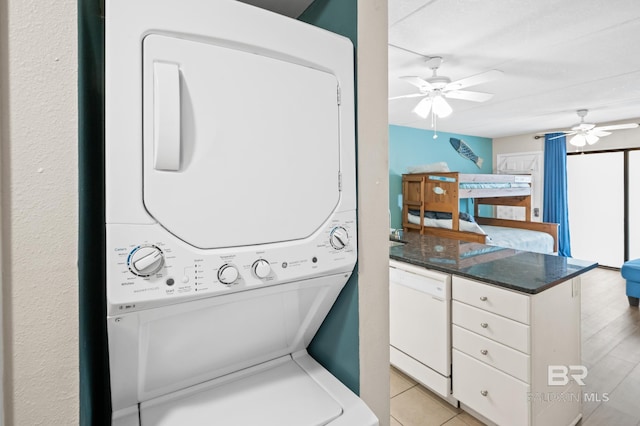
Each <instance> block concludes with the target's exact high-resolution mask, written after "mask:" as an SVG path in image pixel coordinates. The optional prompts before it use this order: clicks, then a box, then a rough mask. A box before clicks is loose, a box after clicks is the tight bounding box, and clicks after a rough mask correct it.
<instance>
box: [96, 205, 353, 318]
mask: <svg viewBox="0 0 640 426" xmlns="http://www.w3.org/2000/svg"><path fill="white" fill-rule="evenodd" d="M348 213H350V214H345V213H342V214H336V216H335V217H334V219H333V220H331V221H330V222H329V223H328V224H327V225H326V226H325V227H324V228H323V229H321V230H319V231H318V232H316V233H315V234H314V235H313V236H312V237H309V238H307V239H305V240H301V241H288V242H279V243H274V244H269V245H264V246H253V247H235V248H230V249H209V250H206V249H197V248H194V247H192V246H190V245H188V244H186V243H185V242H184V241H181V240H180V239H178V238H176V237H174V236H172V235H171V234H169V233H167V232H166V230H164V229H163V228H161V227H160V226H159V225H125V224H113V225H111V224H110V225H107V226H108V228H109V232H108V233H107V235H108V239H107V262H108V269H107V299H108V304H109V306H108V310H109V314H111V315H113V314H117V313H119V312H120V313H122V312H129V311H134V310H140V309H147V308H150V307H156V306H162V305H164V304H168V303H176V302H179V301H183V300H189V299H193V298H201V297H208V296H213V295H218V294H225V293H231V292H236V291H243V290H247V289H250V288H258V287H261V286H267V285H275V284H281V283H284V282H292V281H300V280H304V279H309V278H313V277H317V276H321V275H325V274H331V273H337V272H350V271H351V270H353V267H354V265H355V262H356V259H357V248H356V239H355V233H356V228H355V226H356V224H355V218H354V217H355V214H354V213H353V212H348Z"/></svg>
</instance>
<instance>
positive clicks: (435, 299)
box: [389, 259, 457, 405]
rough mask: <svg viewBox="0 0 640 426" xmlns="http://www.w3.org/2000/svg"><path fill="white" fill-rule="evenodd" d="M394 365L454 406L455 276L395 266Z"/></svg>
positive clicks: (391, 304)
mask: <svg viewBox="0 0 640 426" xmlns="http://www.w3.org/2000/svg"><path fill="white" fill-rule="evenodd" d="M389 307H390V311H389V321H390V322H389V329H390V343H391V347H390V359H391V365H393V366H394V367H396V368H397V369H399V370H401V371H403V372H404V373H406V374H407V375H409V376H410V377H412V378H414V379H415V380H416V381H418V382H420V383H421V384H422V385H424V386H426V387H428V388H429V389H431V390H432V391H434V392H436V393H438V394H439V395H441V396H442V397H443V398H445V399H447V400H448V401H449V402H450V403H451V404H454V405H456V404H457V401H456V400H455V399H453V397H452V396H451V275H448V274H444V273H440V272H436V271H432V270H428V269H425V268H421V267H419V266H414V265H410V264H408V263H404V262H398V261H395V260H393V259H392V260H390V261H389Z"/></svg>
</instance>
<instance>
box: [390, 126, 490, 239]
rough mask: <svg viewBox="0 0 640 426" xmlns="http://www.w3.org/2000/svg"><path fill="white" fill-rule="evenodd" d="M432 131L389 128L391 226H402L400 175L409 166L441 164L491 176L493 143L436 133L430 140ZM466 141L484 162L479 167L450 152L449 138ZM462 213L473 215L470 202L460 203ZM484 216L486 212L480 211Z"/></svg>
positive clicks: (453, 151)
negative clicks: (441, 162)
mask: <svg viewBox="0 0 640 426" xmlns="http://www.w3.org/2000/svg"><path fill="white" fill-rule="evenodd" d="M433 134H434V133H433V131H431V130H423V129H416V128H413V127H404V126H395V125H391V126H389V210H390V212H391V227H392V228H400V227H401V226H402V220H401V215H402V207H401V205H402V204H401V197H402V174H403V173H406V172H407V167H409V166H419V165H423V164H430V163H437V162H440V161H444V162H446V163H447V164H448V165H449V169H450V170H451V171H452V172H464V173H493V140H492V139H489V138H481V137H478V136H469V135H459V134H455V133H445V132H438V138H437V139H433ZM451 137H454V138H458V139H461V140H463V141H465V142H466V144H467V145H469V147H471V149H472V150H473V152H474V153H475V154H476V155H477V156H478V157H481V158H482V159H483V160H484V161H483V163H482V168H478V166H476V164H475V163H473V162H472V161H471V160H467V159H466V158H464V157H462V156H461V155H460V154H458V152H457V151H456V150H455V149H453V147H452V146H451V144H450V143H449V138H451ZM460 209H461V211H466V212H472V211H473V208H472V205H471V201H467V200H463V201H460ZM481 213H482V214H483V215H486V214H487V213H488V212H485V211H484V210H481Z"/></svg>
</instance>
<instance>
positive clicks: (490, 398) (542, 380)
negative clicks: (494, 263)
mask: <svg viewBox="0 0 640 426" xmlns="http://www.w3.org/2000/svg"><path fill="white" fill-rule="evenodd" d="M452 295H453V301H452V344H453V355H452V363H453V366H452V375H453V396H454V397H455V398H456V399H458V400H459V401H460V403H461V404H462V405H463V407H465V408H469V409H471V410H472V411H475V412H476V413H477V414H480V415H481V416H483V417H485V418H486V419H488V420H490V421H491V422H494V423H496V424H498V425H508V426H518V425H544V426H548V425H559V426H560V425H562V426H566V425H572V424H575V423H577V422H578V420H579V419H580V418H581V402H580V401H581V398H582V392H581V389H580V386H579V385H578V383H576V381H575V380H573V379H571V380H569V381H568V383H567V384H566V385H556V383H557V381H556V382H551V383H552V384H549V382H550V381H549V378H548V371H549V367H550V366H563V367H566V368H567V369H568V368H569V366H572V365H573V366H576V365H580V364H581V353H580V281H579V278H574V279H572V280H568V281H565V282H563V283H560V284H558V285H556V286H554V287H552V288H549V289H547V290H544V291H542V292H540V293H538V294H532V295H528V294H525V293H519V292H515V291H510V290H506V289H503V288H499V287H496V286H492V285H490V284H486V283H481V282H478V281H473V280H469V279H466V278H462V277H457V276H454V277H453V279H452ZM559 368H560V369H562V367H559Z"/></svg>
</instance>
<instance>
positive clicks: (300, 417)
mask: <svg viewBox="0 0 640 426" xmlns="http://www.w3.org/2000/svg"><path fill="white" fill-rule="evenodd" d="M284 359H286V361H284V362H283V363H282V364H280V365H277V366H276V367H273V368H268V369H266V370H263V371H260V372H258V373H256V374H252V375H249V376H245V377H242V378H240V379H238V380H234V381H231V382H227V383H222V384H220V385H219V386H215V387H211V388H209V389H205V390H201V391H199V392H194V391H191V392H189V390H187V391H186V392H184V394H185V395H184V396H178V395H175V396H172V398H171V399H170V400H169V398H167V397H161V398H158V400H152V401H149V402H143V403H142V404H140V423H141V426H149V425H153V426H184V425H189V426H210V425H212V424H215V425H218V424H219V425H225V426H247V425H261V426H282V425H308V426H315V425H318V426H319V425H325V424H327V423H329V422H331V421H332V420H334V419H335V418H337V417H339V416H340V415H341V414H342V412H343V410H342V407H341V406H340V404H338V403H337V402H336V401H335V400H334V399H333V398H332V397H331V396H330V395H329V394H327V392H325V391H324V390H323V389H322V388H321V387H320V385H319V384H318V383H316V382H315V381H314V380H313V379H312V378H311V377H310V376H309V375H308V374H307V373H306V372H305V371H304V370H303V369H302V368H301V367H300V366H299V365H298V364H297V363H296V362H295V361H293V360H292V359H291V358H289V357H287V358H283V360H284Z"/></svg>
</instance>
